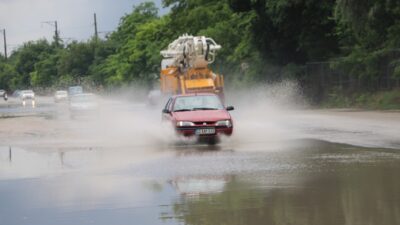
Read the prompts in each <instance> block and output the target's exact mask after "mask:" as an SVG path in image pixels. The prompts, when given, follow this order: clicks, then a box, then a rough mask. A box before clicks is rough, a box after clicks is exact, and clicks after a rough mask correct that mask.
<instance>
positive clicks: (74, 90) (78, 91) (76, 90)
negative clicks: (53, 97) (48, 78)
mask: <svg viewBox="0 0 400 225" xmlns="http://www.w3.org/2000/svg"><path fill="white" fill-rule="evenodd" d="M82 93H83V88H82V86H71V87H69V88H68V95H69V96H73V95H77V94H82Z"/></svg>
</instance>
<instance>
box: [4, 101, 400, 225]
mask: <svg viewBox="0 0 400 225" xmlns="http://www.w3.org/2000/svg"><path fill="white" fill-rule="evenodd" d="M107 106H108V107H106V110H104V112H103V115H100V116H99V117H100V118H97V119H92V120H89V121H86V120H70V119H69V118H68V116H65V115H64V113H60V115H59V116H57V117H55V118H50V119H49V118H45V117H41V116H39V117H21V118H8V119H3V120H0V125H1V128H2V130H1V131H0V146H2V147H0V224H1V225H3V224H4V225H12V224H24V225H25V224H26V225H32V224H41V225H46V224H48V225H50V224H51V225H54V224H55V225H57V224H107V225H108V224H243V225H245V224H246V225H247V224H304V225H306V224H307V225H310V224H311V225H313V224H315V225H321V224H328V225H329V224H332V225H337V224H382V225H386V224H387V225H392V224H399V223H400V178H399V177H400V176H399V171H400V147H399V145H400V143H399V140H400V138H399V135H400V134H399V132H398V128H399V126H398V125H399V121H400V120H399V118H400V117H399V114H398V113H385V114H382V113H369V112H332V111H327V112H326V111H309V110H308V111H307V110H305V111H304V110H303V111H295V110H290V111H285V110H277V109H276V108H275V109H269V110H267V109H262V115H260V114H259V113H260V110H254V111H245V110H237V111H235V112H234V116H235V119H236V120H235V129H236V132H235V135H234V136H233V137H232V138H231V139H224V140H223V141H222V143H221V144H220V145H218V146H207V145H201V144H196V143H193V142H181V141H180V140H174V141H170V140H169V139H168V138H166V137H165V136H168V135H165V133H164V132H160V131H159V130H157V129H158V127H157V126H158V122H157V123H155V122H154V121H158V120H156V119H155V118H159V113H158V111H156V112H154V109H148V108H146V107H145V106H144V105H129V104H128V105H121V104H114V103H112V104H111V103H107ZM51 107H53V106H51ZM57 108H58V109H57V110H58V111H59V110H62V109H63V108H65V106H61V107H60V106H57ZM111 108H112V109H114V110H111V111H110V110H109V109H111ZM36 109H38V110H41V109H42V110H44V111H46V110H45V109H44V107H41V106H40V104H38V108H36ZM36 109H35V110H36ZM115 109H118V110H117V111H116V110H115ZM0 111H1V110H0ZM58 111H57V112H58ZM33 112H36V111H33ZM110 115H112V120H110V119H107V118H109V117H110ZM266 118H268V119H266ZM263 121H264V122H263ZM129 124H134V125H132V126H129ZM159 129H161V128H159Z"/></svg>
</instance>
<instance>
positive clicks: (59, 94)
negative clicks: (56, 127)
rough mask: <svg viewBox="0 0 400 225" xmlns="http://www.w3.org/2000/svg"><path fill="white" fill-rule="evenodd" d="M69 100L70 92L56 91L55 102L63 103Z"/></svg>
mask: <svg viewBox="0 0 400 225" xmlns="http://www.w3.org/2000/svg"><path fill="white" fill-rule="evenodd" d="M67 100H68V92H67V91H56V93H54V102H56V103H58V102H63V101H67Z"/></svg>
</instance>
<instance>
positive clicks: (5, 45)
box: [3, 29, 7, 60]
mask: <svg viewBox="0 0 400 225" xmlns="http://www.w3.org/2000/svg"><path fill="white" fill-rule="evenodd" d="M3 40H4V58H5V59H6V60H7V39H6V29H3Z"/></svg>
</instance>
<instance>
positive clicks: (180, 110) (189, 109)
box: [174, 109, 192, 112]
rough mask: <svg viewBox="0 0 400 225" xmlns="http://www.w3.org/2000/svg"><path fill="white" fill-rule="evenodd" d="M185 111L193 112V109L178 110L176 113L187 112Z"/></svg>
mask: <svg viewBox="0 0 400 225" xmlns="http://www.w3.org/2000/svg"><path fill="white" fill-rule="evenodd" d="M185 111H192V110H191V109H177V110H174V112H185Z"/></svg>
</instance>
